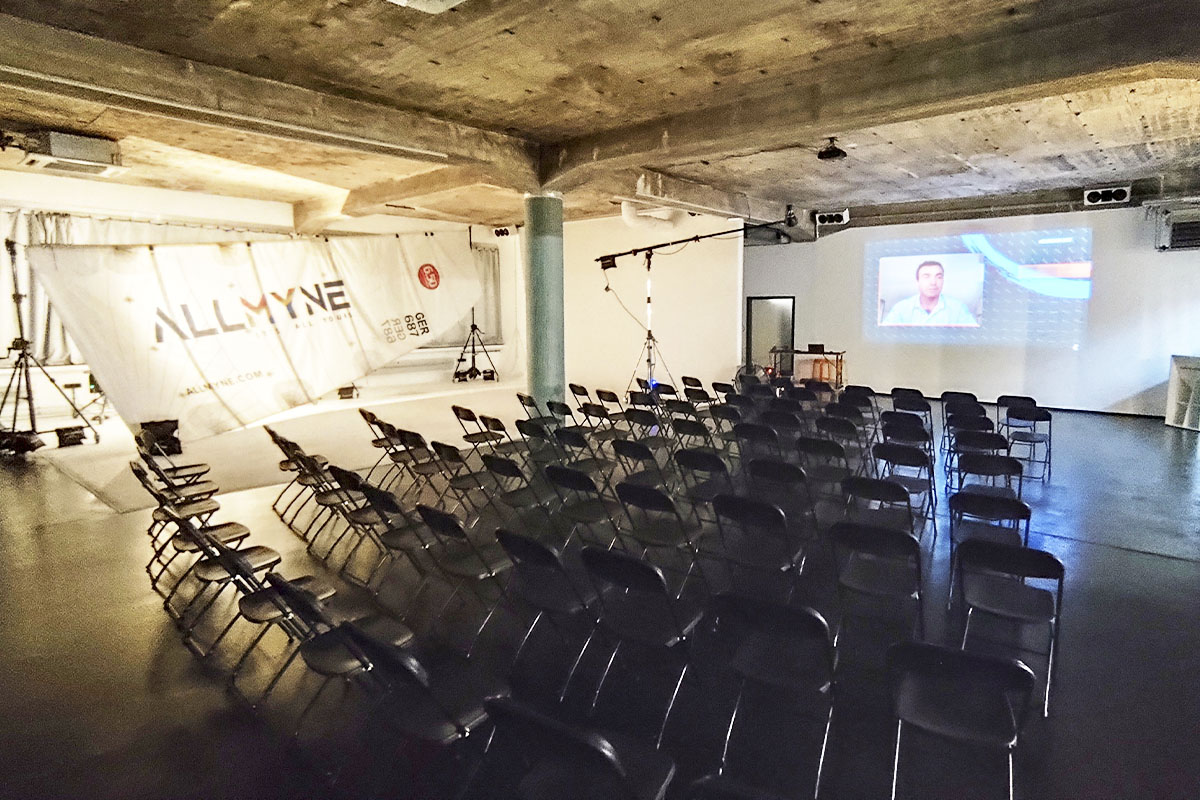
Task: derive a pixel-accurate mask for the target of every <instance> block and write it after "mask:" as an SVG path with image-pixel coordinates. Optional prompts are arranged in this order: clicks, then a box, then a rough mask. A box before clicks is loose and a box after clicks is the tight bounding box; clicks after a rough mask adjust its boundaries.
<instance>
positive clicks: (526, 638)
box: [508, 611, 546, 672]
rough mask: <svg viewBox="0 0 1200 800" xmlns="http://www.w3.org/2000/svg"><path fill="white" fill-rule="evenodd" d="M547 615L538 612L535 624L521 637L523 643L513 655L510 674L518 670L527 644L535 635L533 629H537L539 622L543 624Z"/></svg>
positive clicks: (534, 619) (531, 624)
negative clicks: (518, 663) (518, 662)
mask: <svg viewBox="0 0 1200 800" xmlns="http://www.w3.org/2000/svg"><path fill="white" fill-rule="evenodd" d="M545 613H546V612H545V611H538V613H537V616H535V617H534V618H533V622H531V623H529V628H528V629H527V630H526V631H525V635H524V636H522V637H521V643H520V644H519V645H517V652H515V653H513V659H512V663H511V664H509V667H508V671H509V672H512V671H513V670H514V669H516V666H517V661H519V660H520V658H521V653H522V651H524V650H525V643H526V642H528V641H529V637H530V636H532V635H533V629H534V628H536V627H537V624H538V623H539V622H541V620H542V617H543V616H544V615H545Z"/></svg>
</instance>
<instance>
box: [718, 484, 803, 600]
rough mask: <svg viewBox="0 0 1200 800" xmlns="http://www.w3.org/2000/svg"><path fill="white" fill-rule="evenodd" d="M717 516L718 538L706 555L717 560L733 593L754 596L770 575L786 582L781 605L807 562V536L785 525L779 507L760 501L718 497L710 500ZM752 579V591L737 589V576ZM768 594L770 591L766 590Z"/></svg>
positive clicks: (798, 585)
mask: <svg viewBox="0 0 1200 800" xmlns="http://www.w3.org/2000/svg"><path fill="white" fill-rule="evenodd" d="M713 511H714V512H716V517H717V532H718V534H719V536H718V538H717V539H716V540H715V541H714V543H713V544H714V546H713V547H712V548H711V549H710V552H711V553H712V554H713V555H715V556H717V557H719V558H720V559H721V561H722V563H723V564H724V565H725V568H726V571H727V573H728V576H729V582H730V585H731V586H732V587H733V588H732V589H731V591H732V592H733V593H735V594H737V593H741V594H749V595H751V596H758V595H759V593H760V590H762V589H764V588H765V586H764V584H763V583H762V582H763V581H764V580H766V579H767V578H768V577H769V576H771V575H783V576H786V577H787V578H788V579H789V585H788V588H787V591H786V596H785V600H784V602H788V601H790V600H791V598H792V595H793V594H794V593H795V591H796V589H798V588H801V583H800V575H801V573H802V572H803V571H804V564H805V561H806V560H807V557H808V554H807V547H806V546H807V543H808V538H809V537H807V536H805V535H803V534H800V535H798V534H797V532H796V531H795V530H793V529H791V528H789V526H788V521H787V517H786V516H785V515H784V513H783V511H782V510H781V509H780V508H779V506H776V505H773V504H771V503H767V502H764V501H762V500H755V499H752V498H748V497H739V496H737V495H732V494H721V495H717V496H716V497H715V498H713ZM739 572H740V573H741V574H743V575H746V574H749V575H753V576H754V577H753V578H752V579H751V580H752V581H753V586H754V589H755V590H754V591H752V592H747V591H745V590H742V591H740V592H739V590H738V588H737V587H738V575H739ZM768 591H772V592H773V591H774V590H773V589H768Z"/></svg>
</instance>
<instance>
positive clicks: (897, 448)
mask: <svg viewBox="0 0 1200 800" xmlns="http://www.w3.org/2000/svg"><path fill="white" fill-rule="evenodd" d="M871 454H872V455H873V456H874V457H875V461H876V466H877V469H876V470H875V472H876V474H877V475H879V477H881V478H885V479H887V480H890V481H894V482H896V483H898V484H900V485H901V486H903V487H904V488H905V489H907V490H908V495H909V502H910V503H914V501H915V504H914V505H915V513H916V515H917V516H918V517H921V518H922V527H924V523H925V522H928V523H930V524H931V525H932V526H933V536H934V541H935V542H936V541H937V481H936V480H934V477H933V459H932V458H930V456H929V454H928V453H926V452H925V451H924V450H922V449H920V448H918V447H912V446H911V445H906V444H898V443H896V442H883V443H880V444H877V445H875V446H874V447H873V448H871Z"/></svg>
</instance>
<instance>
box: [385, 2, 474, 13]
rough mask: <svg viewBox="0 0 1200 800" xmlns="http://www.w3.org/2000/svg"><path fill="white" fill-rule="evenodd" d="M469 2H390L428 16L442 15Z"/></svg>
mask: <svg viewBox="0 0 1200 800" xmlns="http://www.w3.org/2000/svg"><path fill="white" fill-rule="evenodd" d="M466 1H467V0H388V2H389V3H394V4H395V5H398V6H404V7H405V8H411V9H413V10H414V11H424V12H425V13H426V14H441V13H442V12H443V11H449V10H450V9H452V8H454V7H455V6H460V5H462V4H463V3H465V2H466Z"/></svg>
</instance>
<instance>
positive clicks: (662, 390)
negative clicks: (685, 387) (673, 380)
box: [651, 381, 679, 402]
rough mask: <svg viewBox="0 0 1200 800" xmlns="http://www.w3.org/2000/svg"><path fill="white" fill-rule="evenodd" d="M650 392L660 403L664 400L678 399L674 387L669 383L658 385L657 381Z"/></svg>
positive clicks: (677, 393)
mask: <svg viewBox="0 0 1200 800" xmlns="http://www.w3.org/2000/svg"><path fill="white" fill-rule="evenodd" d="M651 391H652V392H653V394H654V396H655V397H657V398H658V399H659V401H660V402H661V401H664V400H671V399H675V398H678V397H679V392H678V391H676V389H675V387H674V386H672V385H671V384H669V383H660V382H658V381H655V383H654V386H653V387H652V388H651Z"/></svg>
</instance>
